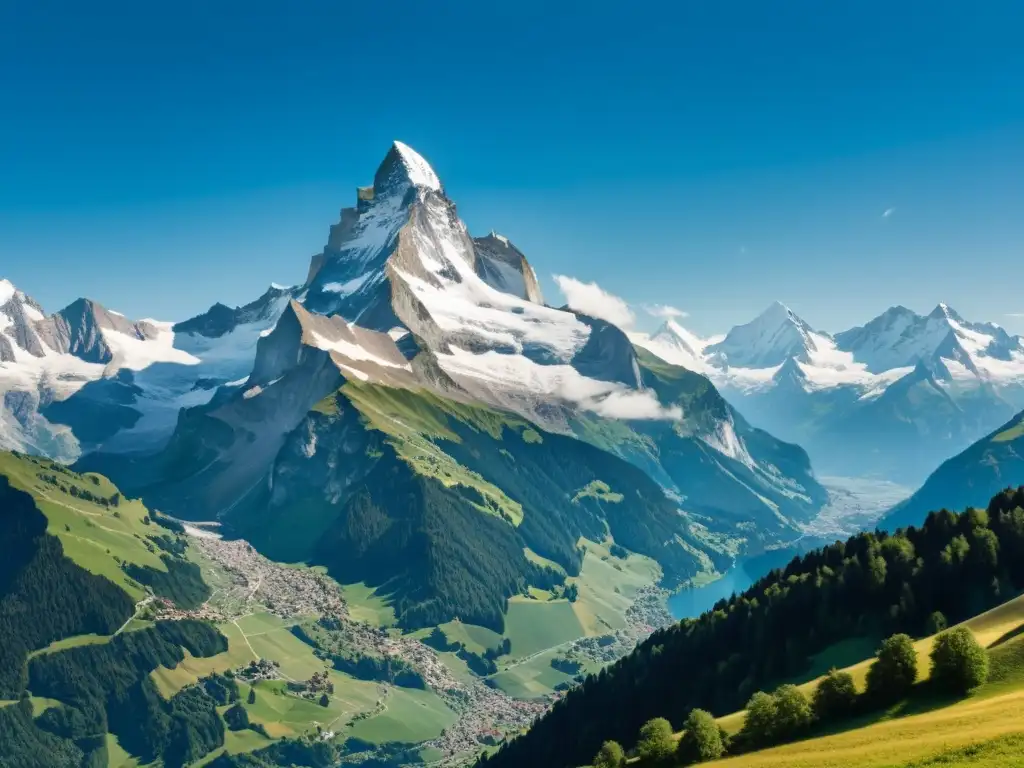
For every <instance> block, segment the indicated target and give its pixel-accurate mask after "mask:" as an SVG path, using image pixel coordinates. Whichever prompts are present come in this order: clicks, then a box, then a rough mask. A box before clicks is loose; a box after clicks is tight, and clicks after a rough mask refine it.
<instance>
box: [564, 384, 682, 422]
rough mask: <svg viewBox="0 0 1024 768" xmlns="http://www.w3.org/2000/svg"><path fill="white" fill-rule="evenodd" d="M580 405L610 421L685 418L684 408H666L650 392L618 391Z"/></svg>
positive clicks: (676, 419) (581, 402) (675, 419)
mask: <svg viewBox="0 0 1024 768" xmlns="http://www.w3.org/2000/svg"><path fill="white" fill-rule="evenodd" d="M580 405H581V406H582V407H583V408H586V409H587V410H590V411H593V412H594V413H596V414H598V415H599V416H604V417H605V418H608V419H629V420H640V419H645V420H647V419H650V420H660V419H667V420H672V421H679V420H680V419H682V418H683V409H682V408H680V407H679V406H678V405H673V406H671V407H669V408H666V407H665V406H663V405H662V404H661V403H659V402H658V398H656V397H655V396H654V395H653V394H652V393H651V392H650V391H649V390H644V391H643V392H636V391H634V390H616V391H615V392H612V393H611V394H609V395H608V396H607V397H605V398H603V399H601V400H590V401H587V400H582V401H580Z"/></svg>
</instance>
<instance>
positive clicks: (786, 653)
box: [481, 488, 1024, 768]
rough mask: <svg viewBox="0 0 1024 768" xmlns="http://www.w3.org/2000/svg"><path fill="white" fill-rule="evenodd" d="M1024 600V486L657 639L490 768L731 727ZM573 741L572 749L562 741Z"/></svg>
mask: <svg viewBox="0 0 1024 768" xmlns="http://www.w3.org/2000/svg"><path fill="white" fill-rule="evenodd" d="M1022 588H1024V488H1021V489H1020V490H1018V491H1015V492H1006V493H1003V494H1000V495H999V496H996V497H994V498H993V499H992V500H991V502H990V503H989V506H988V509H987V510H969V511H968V512H965V513H962V514H959V515H955V514H953V513H949V512H939V513H933V514H932V515H930V516H929V518H928V520H927V521H926V523H925V525H923V526H922V527H921V528H917V529H915V528H911V529H907V530H905V531H901V532H899V533H898V534H896V535H892V536H890V535H887V534H885V533H880V532H879V533H864V534H860V535H858V536H855V537H853V538H851V539H849V540H848V541H846V542H837V543H836V544H834V545H831V546H829V547H825V548H823V549H820V550H816V551H813V552H810V553H807V554H805V555H803V556H800V557H797V558H795V559H794V560H793V561H792V562H791V563H790V564H789V565H788V566H787V567H786V568H785V569H781V570H776V571H773V572H772V573H770V574H769V575H767V576H766V577H764V578H762V579H761V580H759V581H758V582H757V583H756V584H754V585H753V587H751V588H750V589H749V590H747V591H746V592H744V593H743V594H742V595H738V596H734V597H733V598H731V599H730V600H728V601H721V602H720V603H719V604H718V605H716V606H715V608H714V610H712V611H710V612H708V613H705V614H704V615H703V616H701V617H700V618H699V619H696V620H688V621H684V622H682V623H680V624H678V625H676V626H675V627H672V628H670V629H667V630H664V631H662V632H657V633H655V634H654V635H652V636H651V638H649V639H648V640H647V641H646V642H644V643H643V644H642V645H640V646H639V647H638V648H637V650H636V651H635V652H634V653H632V654H631V655H630V656H627V657H626V658H624V659H623V660H621V661H620V662H618V663H616V664H615V665H613V666H612V667H610V668H609V669H608V670H606V671H604V672H602V673H601V675H599V676H591V677H589V678H588V679H587V680H586V682H585V683H584V684H583V685H581V686H580V687H579V688H576V689H574V690H572V691H570V692H569V693H568V694H567V695H566V696H565V698H564V700H563V701H562V702H560V703H559V704H558V705H556V706H555V707H554V708H553V709H552V711H551V712H550V713H549V714H548V715H546V716H545V717H544V718H542V719H541V720H540V721H538V722H537V723H536V724H535V725H534V727H533V728H532V729H531V730H530V731H529V732H528V733H527V734H526V735H524V736H522V737H520V738H518V739H515V740H514V741H512V742H510V743H508V744H507V745H505V746H504V747H503V748H502V749H501V750H500V751H499V752H498V753H497V754H496V755H494V756H493V757H491V758H489V759H487V760H485V761H483V763H481V764H486V765H487V766H489V767H493V766H498V768H503V767H504V766H517V765H526V764H529V765H533V766H537V767H538V768H543V767H546V766H551V768H560V766H564V765H581V764H584V763H586V762H587V761H589V759H590V758H591V757H592V756H593V755H594V754H595V753H596V752H597V750H598V748H599V747H600V745H601V743H602V742H603V741H604V740H606V739H614V740H616V741H620V742H622V743H629V744H631V743H633V741H634V739H635V738H636V734H637V732H638V731H639V729H640V726H641V725H642V724H643V723H644V722H646V721H647V720H649V719H651V718H655V717H665V718H668V720H669V721H670V722H671V723H672V724H673V725H675V726H676V727H677V728H678V727H680V726H681V725H682V722H683V720H684V718H685V717H686V715H687V714H688V713H689V711H690V710H692V709H694V708H701V709H705V710H708V711H710V712H712V713H713V714H716V715H726V714H728V713H729V712H732V711H735V710H738V709H740V708H741V707H742V706H744V705H745V703H746V702H747V700H748V699H749V698H750V696H751V695H752V694H753V693H754V692H755V691H757V690H771V689H772V688H774V687H775V686H777V685H779V684H781V683H783V682H786V681H788V680H793V679H798V680H799V679H800V678H801V677H802V678H803V679H804V680H807V679H808V677H807V676H808V674H809V673H810V672H811V671H812V670H813V669H814V668H815V666H816V665H818V668H819V669H820V667H821V666H822V662H823V661H825V660H826V659H827V656H828V655H829V654H830V653H836V652H837V651H838V650H840V649H841V650H842V653H843V654H846V658H847V659H849V655H850V654H852V653H856V649H858V648H859V649H860V652H861V653H864V654H865V655H866V654H867V649H868V648H871V647H873V644H874V643H873V640H876V639H877V638H880V637H886V636H889V635H891V634H895V633H898V632H905V633H909V634H911V635H912V636H915V637H919V638H920V637H924V636H926V635H927V634H928V632H927V631H926V627H927V626H928V625H929V621H930V617H931V616H932V614H933V613H935V612H941V613H942V614H943V615H944V616H945V617H946V619H948V620H949V621H950V622H951V623H955V622H958V621H962V620H965V619H967V618H969V617H971V616H974V615H977V614H979V613H981V612H983V611H985V610H986V609H988V608H990V607H992V606H995V605H998V604H1000V603H1002V602H1004V601H1005V599H1006V598H1007V597H1010V596H1013V595H1016V594H1018V592H1019V591H1020V590H1021V589H1022ZM1005 610H1008V611H1010V612H1011V613H1012V612H1013V611H1014V610H1015V609H1012V608H1010V609H1005ZM1001 615H1002V614H1000V613H999V612H996V613H994V614H990V615H989V616H988V617H987V618H986V619H985V620H986V621H988V622H991V623H992V627H993V628H992V630H991V631H992V632H999V631H1002V630H1003V629H1005V628H1006V626H1009V625H1010V624H1012V623H1013V621H1015V617H1010V618H1009V619H1006V623H1004V624H1003V625H1002V626H1000V622H1001V621H1002V619H1000V616H1001ZM865 639H866V640H867V641H868V642H863V640H865ZM926 647H927V645H926V644H925V645H923V646H922V648H926ZM565 733H572V734H574V738H573V739H571V740H567V739H564V738H559V737H558V734H565Z"/></svg>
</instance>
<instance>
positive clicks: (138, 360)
mask: <svg viewBox="0 0 1024 768" xmlns="http://www.w3.org/2000/svg"><path fill="white" fill-rule="evenodd" d="M140 322H144V323H148V324H150V325H152V326H154V327H155V328H156V329H157V330H158V333H157V336H156V338H155V339H153V338H151V339H145V340H144V339H139V338H136V337H134V336H129V335H128V334H126V333H121V332H120V331H115V330H113V329H111V328H103V329H101V333H102V334H103V339H104V340H105V341H106V342H107V346H108V347H110V351H111V352H112V353H113V355H114V361H115V362H116V363H118V364H119V366H120V367H122V368H128V369H129V370H132V371H141V370H143V369H144V368H148V367H149V366H151V365H155V364H156V363H176V364H178V365H199V364H200V363H201V362H202V361H201V360H200V359H199V358H198V357H196V356H195V355H192V354H190V353H188V352H185V351H184V350H181V349H177V348H175V346H174V331H172V330H171V329H170V326H171V323H158V322H157V321H155V320H143V321H140Z"/></svg>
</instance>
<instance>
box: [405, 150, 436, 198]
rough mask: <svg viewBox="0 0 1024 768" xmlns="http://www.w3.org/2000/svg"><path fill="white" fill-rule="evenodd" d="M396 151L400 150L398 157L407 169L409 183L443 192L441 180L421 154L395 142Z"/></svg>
mask: <svg viewBox="0 0 1024 768" xmlns="http://www.w3.org/2000/svg"><path fill="white" fill-rule="evenodd" d="M395 149H396V150H398V155H399V157H401V158H402V162H403V164H404V165H405V167H406V170H407V172H408V174H409V181H411V182H412V183H413V184H415V185H416V186H420V187H426V188H427V189H433V190H435V191H438V192H440V191H441V180H440V179H439V178H438V177H437V174H436V173H434V169H433V168H431V167H430V163H428V162H427V161H426V160H425V159H423V156H422V155H421V154H420V153H419V152H417V151H416V150H415V149H413V148H412V147H410V146H409V145H408V144H403V143H402V142H400V141H396V142H395Z"/></svg>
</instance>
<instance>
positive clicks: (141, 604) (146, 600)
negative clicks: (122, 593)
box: [112, 595, 156, 637]
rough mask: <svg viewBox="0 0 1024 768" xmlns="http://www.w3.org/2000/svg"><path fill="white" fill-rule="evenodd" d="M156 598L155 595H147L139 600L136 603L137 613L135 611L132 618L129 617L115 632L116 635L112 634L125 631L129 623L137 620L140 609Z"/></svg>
mask: <svg viewBox="0 0 1024 768" xmlns="http://www.w3.org/2000/svg"><path fill="white" fill-rule="evenodd" d="M155 599H156V598H155V597H153V595H150V596H149V597H146V598H143V599H142V600H139V602H137V603H136V604H135V613H133V614H132V615H131V618H130V619H128V621H126V622H125V623H124V624H122V625H121V626H120V628H118V630H117V632H115V633H114V635H112V637H113V636H116V635H120V634H121V633H122V632H124V630H125V627H127V626H128V625H129V624H131V623H132V622H133V621H134V620H135V618H136V617H137V616H138V615H139V611H141V610H142V609H143V608H145V607H146V606H147V605H149V604H150V603H152V602H153V601H154V600H155Z"/></svg>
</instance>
